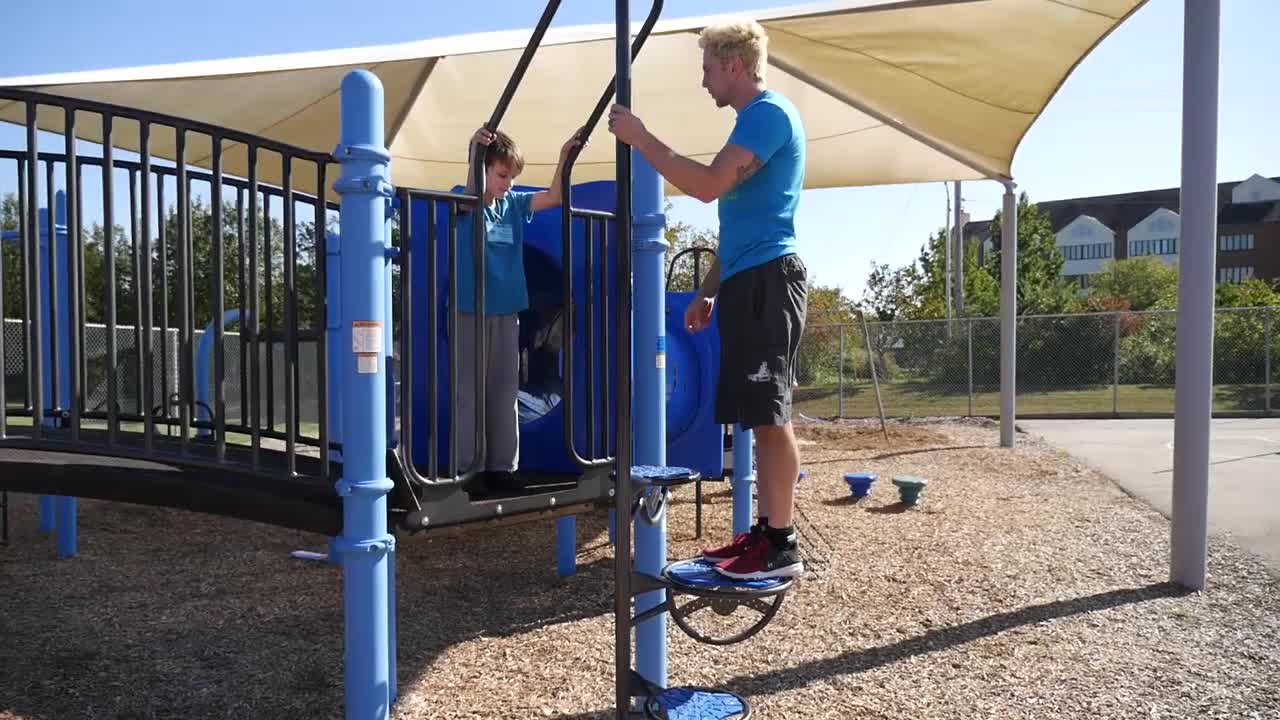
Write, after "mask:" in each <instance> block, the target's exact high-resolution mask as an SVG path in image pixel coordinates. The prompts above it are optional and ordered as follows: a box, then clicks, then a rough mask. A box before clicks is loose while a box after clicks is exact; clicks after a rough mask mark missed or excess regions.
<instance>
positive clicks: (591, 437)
mask: <svg viewBox="0 0 1280 720" xmlns="http://www.w3.org/2000/svg"><path fill="white" fill-rule="evenodd" d="M583 221H584V222H583V223H582V224H583V226H584V229H585V230H586V237H584V238H583V239H584V240H585V241H586V242H585V243H584V244H585V245H586V251H585V252H586V258H585V263H586V276H587V287H586V293H587V302H586V308H585V310H586V318H584V321H583V327H585V328H586V332H585V333H583V334H584V336H585V337H586V340H587V353H586V355H587V459H588V460H594V459H596V393H597V392H599V390H598V388H599V387H600V386H599V385H597V384H596V352H595V345H596V343H595V327H596V326H595V310H594V307H593V306H594V305H595V287H596V282H595V277H596V276H595V272H594V268H595V253H594V252H593V245H594V243H593V242H592V240H591V236H592V232H591V226H592V224H593V222H592V220H591V218H590V217H585V218H583ZM570 232H572V227H571V228H570ZM574 334H575V335H576V334H577V333H576V329H575V333H574Z"/></svg>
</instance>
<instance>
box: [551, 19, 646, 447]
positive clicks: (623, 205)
mask: <svg viewBox="0 0 1280 720" xmlns="http://www.w3.org/2000/svg"><path fill="white" fill-rule="evenodd" d="M662 4H663V0H654V2H653V5H652V7H650V9H649V15H648V16H647V17H646V18H645V21H644V24H643V25H641V26H640V32H638V33H636V37H635V40H633V41H632V43H631V60H632V61H634V60H635V58H636V56H637V55H639V54H640V50H641V49H642V48H643V47H644V43H645V41H646V40H648V38H649V33H650V32H651V31H652V30H653V26H654V24H656V23H657V22H658V18H659V16H661V15H662ZM621 52H622V49H621V47H620V48H619V53H621ZM617 83H618V78H617V77H616V76H615V77H614V78H613V79H612V80H610V81H609V85H608V86H607V87H606V88H605V90H604V92H603V93H601V95H600V99H599V100H598V101H597V102H596V106H595V108H593V109H592V111H591V115H590V116H588V118H587V122H586V124H585V125H584V126H583V128H584V130H583V137H584V138H585V137H589V136H590V135H591V133H592V131H594V130H595V127H596V125H598V124H599V123H600V118H601V117H603V116H604V112H605V110H607V109H608V107H609V101H610V100H611V99H612V98H613V97H614V95H615V92H616V87H617ZM581 152H582V146H581V145H579V146H576V147H574V148H573V149H572V150H571V151H570V152H569V156H568V157H567V158H566V159H565V164H564V169H563V171H562V172H561V175H560V193H561V205H560V208H561V209H560V218H561V225H562V227H561V230H560V232H561V238H562V240H563V246H564V248H563V251H562V252H563V257H562V262H563V263H564V279H563V280H564V307H565V327H566V328H575V327H576V326H577V323H576V318H575V317H574V315H575V313H574V303H573V273H572V268H573V223H572V220H573V218H575V217H578V218H582V219H584V220H585V221H586V223H587V245H586V247H587V250H586V252H587V256H586V258H585V260H586V263H587V267H586V273H585V274H586V277H587V278H588V280H587V288H588V293H590V291H591V290H590V288H591V287H592V285H593V284H594V282H593V280H592V278H594V274H593V272H592V271H593V268H592V260H593V259H592V256H591V235H592V232H591V224H592V222H593V221H595V220H599V221H600V226H601V229H602V230H604V229H605V228H607V225H606V223H607V222H608V221H611V220H612V221H614V222H615V224H616V221H617V218H618V217H623V218H625V219H626V221H627V222H628V223H629V222H630V215H631V213H630V202H629V201H630V197H631V195H630V193H631V191H630V177H631V175H630V163H629V159H630V150H629V149H628V150H627V160H626V161H622V164H625V165H626V166H627V167H625V168H623V167H622V165H619V168H618V174H617V177H618V178H619V180H618V182H619V183H620V185H619V187H622V186H623V185H624V184H625V190H626V192H625V200H624V193H623V192H622V191H621V190H620V191H619V194H618V197H619V199H620V201H621V202H619V204H618V207H617V208H616V212H614V213H598V212H591V211H586V210H580V209H577V208H574V207H573V166H574V164H575V163H577V161H578V155H579V154H580V153H581ZM619 158H621V153H620V154H619ZM624 170H625V178H626V182H625V183H624V182H623V178H624ZM624 232H626V233H628V234H627V237H628V238H630V234H629V228H627V229H626V230H624ZM602 242H603V243H604V244H605V245H606V246H607V243H608V238H607V235H605V234H604V233H603V232H602ZM627 244H629V243H627ZM619 252H623V249H622V247H621V246H619ZM625 252H630V249H629V248H627V249H626V250H625ZM602 254H603V251H602ZM603 257H606V258H607V257H608V256H607V255H603ZM623 269H624V265H623V264H622V263H619V264H618V266H617V270H618V272H619V277H622V278H626V280H625V281H624V282H623V283H619V287H624V288H625V287H629V285H630V279H629V278H630V272H627V274H626V275H622V274H621V273H622V270H623ZM605 276H606V277H607V276H608V273H607V272H606V273H605ZM623 295H624V296H625V295H627V293H625V292H624V293H623ZM608 296H609V295H608V292H607V290H606V291H604V297H605V302H606V307H605V308H604V309H603V310H602V313H601V317H602V318H607V317H608V312H609V311H608V308H607V301H608ZM586 305H587V307H586V315H587V317H586V323H587V327H588V328H589V329H588V331H587V341H586V342H587V345H586V348H585V354H586V360H587V366H588V373H591V377H592V378H594V372H595V371H594V369H592V368H593V367H594V365H593V362H592V361H593V360H594V358H595V354H596V349H595V347H594V345H595V340H596V338H595V336H594V334H593V333H592V332H591V330H590V328H591V326H592V324H593V323H592V320H593V318H592V314H593V312H594V309H593V303H592V302H591V299H590V297H588V299H587V304H586ZM607 338H608V335H607V334H606V333H605V332H603V331H602V332H601V334H600V339H599V342H601V343H602V344H603V345H604V347H605V348H607V346H608V340H607ZM602 350H603V352H602V354H603V355H604V356H605V358H606V362H605V365H606V367H607V357H608V352H607V350H604V349H603V348H602ZM573 359H574V358H573V343H572V342H566V343H565V350H564V354H563V361H564V368H565V370H564V373H565V377H566V378H569V377H571V376H572V372H573ZM609 385H610V383H608V382H602V383H599V384H596V383H594V382H590V383H588V384H587V398H586V401H587V417H588V418H590V420H589V421H588V422H587V448H588V450H587V453H588V455H591V456H592V457H583V456H582V454H581V453H579V452H578V448H577V442H576V437H575V435H574V417H573V413H574V388H573V383H572V382H566V383H565V395H564V398H563V402H564V408H565V411H564V433H565V449H566V451H567V452H568V453H569V457H571V458H573V460H574V462H576V463H577V464H578V465H579V466H580V467H584V468H586V467H601V466H604V465H608V464H609V463H611V462H613V461H614V458H613V457H612V456H611V455H610V454H609V453H608V451H607V450H606V451H605V452H603V453H601V454H600V455H596V454H595V450H596V445H595V435H594V426H595V421H596V418H597V417H598V416H597V414H596V409H597V406H598V405H601V406H603V410H604V416H605V418H608V416H609V409H608V398H609ZM619 392H622V389H621V388H619ZM597 393H603V402H601V401H600V400H599V399H598V398H597ZM606 422H607V420H606ZM607 427H608V425H607V424H606V428H607ZM618 431H619V432H624V431H627V430H626V429H625V428H621V427H620V428H619V430H618Z"/></svg>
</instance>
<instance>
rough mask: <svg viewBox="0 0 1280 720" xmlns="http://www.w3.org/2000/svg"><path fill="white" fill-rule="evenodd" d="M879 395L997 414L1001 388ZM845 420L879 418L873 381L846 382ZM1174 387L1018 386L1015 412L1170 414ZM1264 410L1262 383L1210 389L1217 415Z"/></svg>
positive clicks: (929, 387)
mask: <svg viewBox="0 0 1280 720" xmlns="http://www.w3.org/2000/svg"><path fill="white" fill-rule="evenodd" d="M880 392H881V396H882V399H883V402H884V412H885V415H887V416H895V417H902V416H921V415H945V416H954V415H969V414H973V415H998V414H999V413H1000V389H999V388H998V387H991V386H982V387H978V388H975V392H974V394H973V398H972V403H971V401H970V397H969V394H968V392H967V388H965V387H963V386H961V387H947V386H942V385H935V384H926V383H881V385H880ZM840 395H841V393H840V390H839V386H838V385H836V384H823V385H807V386H802V387H800V388H798V389H797V390H796V393H795V408H796V410H797V411H798V412H801V413H804V414H805V415H809V416H811V417H834V416H836V415H838V414H840V410H841V403H840ZM1271 395H1272V397H1271V411H1272V412H1273V413H1280V387H1278V386H1274V385H1273V386H1272V388H1271ZM843 396H844V397H843V400H844V402H843V415H844V417H873V416H875V415H876V414H877V412H878V411H877V408H876V397H875V390H874V388H873V386H872V385H871V383H869V382H862V383H857V384H853V383H848V382H846V383H845V386H844V393H843ZM1173 396H1174V391H1173V386H1172V385H1121V386H1120V387H1119V388H1118V392H1117V391H1116V390H1113V388H1112V386H1110V385H1105V386H1099V387H1090V388H1046V389H1041V388H1019V389H1018V400H1017V403H1018V404H1017V410H1018V413H1019V414H1044V415H1051V414H1064V415H1066V414H1097V415H1109V414H1112V413H1114V412H1119V413H1121V414H1123V413H1159V414H1169V415H1172V414H1173V407H1174V400H1173ZM1264 408H1265V398H1264V387H1263V386H1262V385H1220V386H1217V387H1215V388H1214V402H1213V409H1214V411H1216V412H1262V411H1263V410H1264Z"/></svg>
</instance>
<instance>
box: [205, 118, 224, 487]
mask: <svg viewBox="0 0 1280 720" xmlns="http://www.w3.org/2000/svg"><path fill="white" fill-rule="evenodd" d="M209 142H210V146H211V149H212V151H213V167H212V171H213V177H212V178H211V179H210V181H209V182H210V189H209V204H210V205H211V206H212V208H211V209H212V217H210V218H209V250H210V252H211V254H210V262H211V263H212V264H213V267H212V268H211V270H212V272H211V273H210V277H211V284H212V285H213V288H212V289H213V313H212V315H213V444H214V452H215V454H216V457H217V459H218V462H222V461H224V460H226V458H227V422H226V420H227V402H226V398H225V397H224V396H223V385H224V383H225V381H226V377H227V358H226V356H225V354H224V352H223V351H224V350H225V347H224V344H225V342H226V333H225V332H223V327H222V313H223V310H224V308H225V306H226V298H225V297H223V294H224V293H223V290H224V288H223V271H224V267H223V260H222V251H223V246H224V238H223V235H222V137H221V136H219V135H213V136H211V137H210V138H209Z"/></svg>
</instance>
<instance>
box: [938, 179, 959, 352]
mask: <svg viewBox="0 0 1280 720" xmlns="http://www.w3.org/2000/svg"><path fill="white" fill-rule="evenodd" d="M959 185H960V184H959V183H956V187H957V188H958V187H959ZM957 192H959V190H957ZM942 194H943V195H946V196H947V215H946V219H945V220H943V223H942V247H943V255H944V258H945V259H944V260H943V267H942V277H943V281H944V282H945V283H946V290H945V291H944V292H943V295H944V296H945V297H946V299H947V330H948V332H949V331H950V329H951V193H949V192H947V183H946V181H945V180H944V181H943V182H942Z"/></svg>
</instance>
